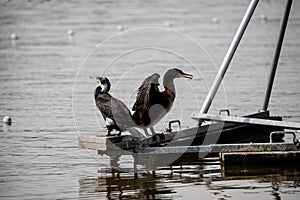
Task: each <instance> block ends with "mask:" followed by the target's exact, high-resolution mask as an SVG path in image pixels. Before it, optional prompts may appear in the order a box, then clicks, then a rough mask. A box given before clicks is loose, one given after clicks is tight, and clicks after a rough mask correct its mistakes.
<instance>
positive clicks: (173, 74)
mask: <svg viewBox="0 0 300 200" xmlns="http://www.w3.org/2000/svg"><path fill="white" fill-rule="evenodd" d="M166 75H167V76H168V78H170V79H172V78H173V79H174V78H188V79H192V78H193V75H191V74H187V73H185V72H183V71H182V70H181V69H177V68H172V69H169V70H168V71H167V72H166Z"/></svg>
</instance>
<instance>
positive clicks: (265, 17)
mask: <svg viewBox="0 0 300 200" xmlns="http://www.w3.org/2000/svg"><path fill="white" fill-rule="evenodd" d="M259 19H260V21H267V20H268V18H267V16H266V15H264V14H260V15H259Z"/></svg>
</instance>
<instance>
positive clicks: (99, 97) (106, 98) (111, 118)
mask: <svg viewBox="0 0 300 200" xmlns="http://www.w3.org/2000/svg"><path fill="white" fill-rule="evenodd" d="M96 82H97V83H98V87H97V88H96V89H95V92H94V97H95V103H96V106H97V107H98V109H99V111H100V112H101V114H102V116H103V118H104V120H105V123H106V128H107V131H108V132H107V135H108V136H110V135H111V131H112V130H116V131H119V134H118V135H119V136H120V135H121V132H123V131H126V130H128V129H129V128H131V127H133V126H134V122H133V120H132V116H131V113H130V110H129V109H128V108H127V106H126V105H125V104H124V103H123V102H122V101H120V100H119V99H117V98H114V97H113V96H111V95H110V94H109V93H108V92H109V90H110V86H111V84H110V81H109V80H108V78H107V77H96Z"/></svg>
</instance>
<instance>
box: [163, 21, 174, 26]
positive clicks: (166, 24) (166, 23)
mask: <svg viewBox="0 0 300 200" xmlns="http://www.w3.org/2000/svg"><path fill="white" fill-rule="evenodd" d="M165 26H166V27H173V23H172V22H169V21H166V22H165Z"/></svg>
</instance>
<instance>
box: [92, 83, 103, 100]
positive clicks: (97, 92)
mask: <svg viewBox="0 0 300 200" xmlns="http://www.w3.org/2000/svg"><path fill="white" fill-rule="evenodd" d="M102 90H103V89H102V88H101V86H98V87H96V89H95V92H94V97H95V100H96V99H97V98H98V95H101V94H104V93H105V92H103V91H102Z"/></svg>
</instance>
